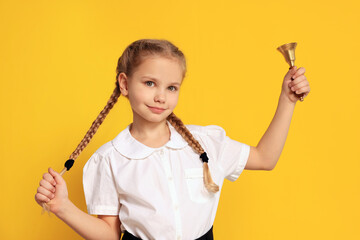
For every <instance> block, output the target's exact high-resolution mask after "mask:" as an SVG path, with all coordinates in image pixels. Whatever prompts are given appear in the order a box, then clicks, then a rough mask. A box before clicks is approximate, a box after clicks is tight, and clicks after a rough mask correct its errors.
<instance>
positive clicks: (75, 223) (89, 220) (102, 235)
mask: <svg viewBox="0 0 360 240" xmlns="http://www.w3.org/2000/svg"><path fill="white" fill-rule="evenodd" d="M56 216H57V217H58V218H60V219H61V220H62V221H64V222H65V223H66V224H67V225H69V226H70V227H71V228H72V229H74V230H75V231H76V232H77V233H78V234H80V236H82V237H83V238H85V239H88V240H90V239H94V240H95V239H99V240H100V239H101V240H103V239H104V240H105V239H114V240H119V239H120V229H116V228H115V229H114V228H112V227H111V226H110V225H109V224H108V223H107V222H105V221H104V220H102V219H100V218H97V217H94V216H92V215H89V214H87V213H85V212H83V211H81V210H80V209H79V208H77V207H76V206H75V205H74V204H73V203H72V202H71V201H70V200H69V199H68V200H66V201H65V202H64V204H63V206H62V207H61V210H60V211H59V212H58V213H56ZM114 217H116V218H118V216H114Z"/></svg>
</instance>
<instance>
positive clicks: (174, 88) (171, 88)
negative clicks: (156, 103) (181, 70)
mask: <svg viewBox="0 0 360 240" xmlns="http://www.w3.org/2000/svg"><path fill="white" fill-rule="evenodd" d="M169 88H170V91H172V92H173V91H176V90H177V88H176V87H174V86H170V87H169Z"/></svg>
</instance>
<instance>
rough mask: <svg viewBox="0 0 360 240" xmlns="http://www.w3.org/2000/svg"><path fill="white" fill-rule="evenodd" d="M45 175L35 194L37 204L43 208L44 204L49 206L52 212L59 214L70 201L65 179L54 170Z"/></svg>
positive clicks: (50, 169)
mask: <svg viewBox="0 0 360 240" xmlns="http://www.w3.org/2000/svg"><path fill="white" fill-rule="evenodd" d="M48 171H49V172H48V173H44V175H43V179H41V181H40V186H39V187H38V188H37V193H36V194H35V200H36V202H37V203H38V204H39V205H40V206H41V207H42V206H43V204H44V203H47V204H48V206H49V210H50V212H52V213H54V214H57V213H58V212H59V211H61V209H62V207H63V206H64V204H65V203H66V201H68V200H69V199H68V190H67V187H66V182H65V180H64V178H63V177H62V176H61V175H60V174H59V173H58V172H56V171H55V170H53V169H52V168H49V169H48Z"/></svg>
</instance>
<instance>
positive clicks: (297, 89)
mask: <svg viewBox="0 0 360 240" xmlns="http://www.w3.org/2000/svg"><path fill="white" fill-rule="evenodd" d="M304 73H305V68H303V67H300V68H299V69H297V67H296V66H293V67H292V68H291V69H289V71H288V72H287V73H286V75H285V77H284V81H283V85H282V90H281V94H282V95H285V96H286V99H289V101H291V102H292V103H296V102H297V101H298V100H299V99H300V96H301V94H303V98H304V99H305V97H306V96H307V95H308V94H309V92H310V86H309V82H308V80H307V79H306V77H305V75H304ZM291 78H293V79H294V80H291Z"/></svg>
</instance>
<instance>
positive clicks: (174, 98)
mask: <svg viewBox="0 0 360 240" xmlns="http://www.w3.org/2000/svg"><path fill="white" fill-rule="evenodd" d="M169 100H170V101H169V102H171V105H172V107H175V106H176V105H177V103H178V100H179V94H174V95H171V96H170V97H169Z"/></svg>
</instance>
